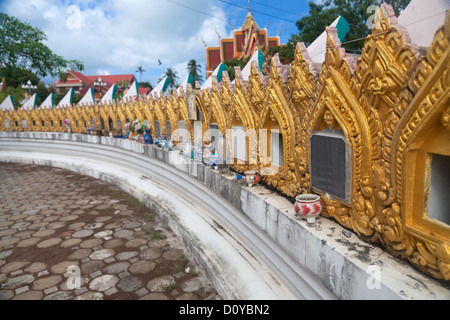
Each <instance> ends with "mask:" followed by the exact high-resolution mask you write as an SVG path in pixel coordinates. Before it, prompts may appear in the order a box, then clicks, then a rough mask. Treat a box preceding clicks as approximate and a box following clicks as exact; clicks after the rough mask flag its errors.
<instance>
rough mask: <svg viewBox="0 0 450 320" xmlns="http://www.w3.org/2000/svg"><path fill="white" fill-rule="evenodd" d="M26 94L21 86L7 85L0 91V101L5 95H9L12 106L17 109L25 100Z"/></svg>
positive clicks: (3, 99) (0, 101)
mask: <svg viewBox="0 0 450 320" xmlns="http://www.w3.org/2000/svg"><path fill="white" fill-rule="evenodd" d="M26 94H27V92H26V90H25V89H22V88H21V87H8V88H6V90H5V91H2V92H0V103H2V102H3V101H5V99H6V97H8V96H9V95H11V97H12V100H13V103H14V108H16V109H19V108H20V107H21V106H22V105H23V103H24V101H25V97H26Z"/></svg>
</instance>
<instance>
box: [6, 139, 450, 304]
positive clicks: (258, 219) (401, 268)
mask: <svg viewBox="0 0 450 320" xmlns="http://www.w3.org/2000/svg"><path fill="white" fill-rule="evenodd" d="M0 161H14V162H22V163H36V164H46V165H52V166H58V167H63V168H66V169H69V170H73V171H77V172H79V173H82V174H86V175H90V176H93V177H96V178H99V179H103V180H105V181H108V182H110V183H114V184H117V185H119V186H120V187H121V188H122V189H123V190H125V191H126V192H129V193H131V194H132V195H134V196H136V197H138V198H139V199H140V200H143V201H145V202H146V204H147V205H148V206H149V207H151V208H153V209H154V210H155V211H157V212H158V213H159V214H160V215H161V216H163V217H164V218H165V219H166V221H168V222H169V224H170V225H171V227H172V228H173V229H174V231H175V232H177V233H178V234H179V235H180V236H181V237H182V238H183V239H184V241H185V243H186V244H187V245H188V246H189V247H190V249H191V251H192V252H193V253H194V255H195V256H196V258H197V260H198V261H199V263H200V264H201V265H202V266H203V267H204V269H205V271H206V273H207V274H208V276H209V277H210V278H211V279H212V281H213V282H214V283H215V285H216V288H217V289H218V291H219V292H220V293H221V294H222V295H223V296H224V297H225V298H229V299H303V298H306V299H336V298H338V299H446V300H448V299H450V290H449V288H448V287H445V286H443V285H442V284H441V283H440V282H438V281H436V280H434V279H431V278H429V277H428V276H426V275H424V274H422V273H420V272H418V271H417V270H416V269H414V268H413V267H411V266H410V265H409V264H408V263H406V262H404V261H400V260H398V259H396V258H394V257H392V256H391V255H389V254H388V253H386V252H384V251H382V250H381V249H380V248H377V247H374V246H371V245H370V244H367V243H365V242H363V241H362V240H360V239H359V238H358V237H357V236H356V235H355V234H353V233H351V232H349V231H348V230H345V229H344V228H343V227H341V226H340V225H339V224H337V223H336V222H334V221H332V220H329V219H325V218H320V219H318V220H317V221H316V225H315V226H314V227H311V226H309V225H308V224H307V223H306V221H305V220H298V219H296V217H295V212H294V208H293V205H292V204H291V203H290V202H289V201H287V200H286V199H285V198H283V197H281V196H278V195H277V194H275V193H273V192H271V191H269V190H267V189H265V188H264V187H261V186H254V187H251V188H249V187H247V186H245V185H243V184H242V183H240V182H239V181H236V180H234V179H233V177H232V176H228V175H222V174H219V172H217V171H216V170H212V169H210V168H208V167H206V166H204V165H202V164H195V163H193V161H192V160H190V159H186V158H183V157H182V156H180V155H179V154H178V152H176V151H171V152H170V151H166V150H163V149H160V148H157V147H155V146H153V145H142V144H137V143H134V142H131V141H128V140H123V139H114V138H109V137H98V136H89V135H82V134H67V133H47V132H0Z"/></svg>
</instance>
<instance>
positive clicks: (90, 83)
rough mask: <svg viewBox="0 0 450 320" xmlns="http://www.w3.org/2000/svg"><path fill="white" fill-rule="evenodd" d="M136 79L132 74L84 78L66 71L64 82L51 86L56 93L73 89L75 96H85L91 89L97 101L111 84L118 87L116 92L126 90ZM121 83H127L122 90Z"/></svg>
mask: <svg viewBox="0 0 450 320" xmlns="http://www.w3.org/2000/svg"><path fill="white" fill-rule="evenodd" d="M134 81H136V78H135V76H134V75H133V74H117V75H92V76H85V75H84V74H82V73H81V72H77V71H67V78H66V80H65V81H64V80H61V79H58V80H57V81H55V82H54V83H52V84H51V85H52V86H54V87H55V88H56V91H57V92H59V91H61V90H69V89H71V88H73V90H74V93H75V94H80V95H83V96H84V95H85V94H86V92H87V91H88V90H89V89H90V88H92V89H93V90H94V99H95V100H99V99H101V98H102V96H103V95H104V94H105V93H106V92H107V91H108V90H109V89H110V88H111V86H112V85H113V84H115V85H117V86H118V92H121V91H123V89H128V88H129V87H130V86H131V85H132V84H133V82H134ZM123 83H128V85H127V86H126V87H125V88H122V84H123Z"/></svg>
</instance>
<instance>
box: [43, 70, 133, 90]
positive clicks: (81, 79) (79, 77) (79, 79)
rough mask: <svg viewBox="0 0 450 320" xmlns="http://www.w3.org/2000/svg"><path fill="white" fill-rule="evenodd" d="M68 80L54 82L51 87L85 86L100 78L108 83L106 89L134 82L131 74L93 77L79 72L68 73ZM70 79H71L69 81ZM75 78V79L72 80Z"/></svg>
mask: <svg viewBox="0 0 450 320" xmlns="http://www.w3.org/2000/svg"><path fill="white" fill-rule="evenodd" d="M68 72H69V73H70V74H69V75H68V80H66V81H64V82H63V81H60V80H59V79H58V80H57V81H55V82H54V83H53V84H52V85H58V84H59V85H65V84H67V85H69V84H78V83H79V84H80V85H81V83H84V84H85V85H86V86H88V85H91V84H92V83H93V82H95V81H97V80H98V78H102V81H104V82H107V83H108V87H109V86H111V85H112V84H114V83H117V82H118V81H128V82H129V83H130V85H131V84H132V83H133V82H134V81H135V80H136V79H135V77H134V75H133V74H111V75H93V76H85V75H84V74H82V73H81V72H77V71H68ZM71 78H72V79H71ZM73 78H75V79H73Z"/></svg>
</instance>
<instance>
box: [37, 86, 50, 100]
mask: <svg viewBox="0 0 450 320" xmlns="http://www.w3.org/2000/svg"><path fill="white" fill-rule="evenodd" d="M36 93H37V96H38V98H37V102H36V105H38V106H39V105H41V104H42V102H44V100H45V99H47V97H48V95H49V94H50V92H49V91H48V89H47V87H46V86H45V83H44V82H42V81H39V83H38V84H37V90H36Z"/></svg>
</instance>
